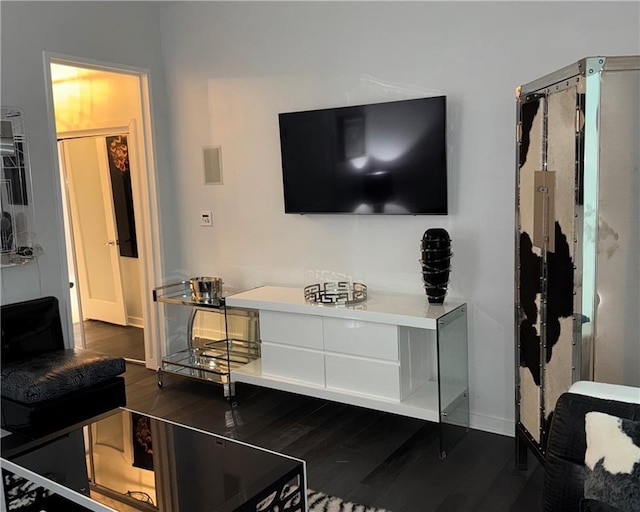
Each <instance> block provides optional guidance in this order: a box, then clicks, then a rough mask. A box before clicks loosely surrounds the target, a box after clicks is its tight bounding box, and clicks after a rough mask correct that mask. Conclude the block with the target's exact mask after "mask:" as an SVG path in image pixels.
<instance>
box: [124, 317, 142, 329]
mask: <svg viewBox="0 0 640 512" xmlns="http://www.w3.org/2000/svg"><path fill="white" fill-rule="evenodd" d="M127 325H129V326H131V327H139V328H140V329H144V319H143V318H140V317H137V316H127Z"/></svg>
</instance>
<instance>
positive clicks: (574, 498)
mask: <svg viewBox="0 0 640 512" xmlns="http://www.w3.org/2000/svg"><path fill="white" fill-rule="evenodd" d="M548 439H549V441H548V446H547V454H546V463H545V479H544V490H543V496H542V509H543V512H638V511H640V388H635V387H628V386H617V385H612V384H602V383H598V382H587V381H581V382H576V383H575V384H574V385H573V386H572V387H571V388H570V389H569V392H567V393H564V394H563V395H561V396H560V398H559V399H558V402H557V404H556V408H555V411H554V413H553V419H552V420H551V427H550V432H549V438H548Z"/></svg>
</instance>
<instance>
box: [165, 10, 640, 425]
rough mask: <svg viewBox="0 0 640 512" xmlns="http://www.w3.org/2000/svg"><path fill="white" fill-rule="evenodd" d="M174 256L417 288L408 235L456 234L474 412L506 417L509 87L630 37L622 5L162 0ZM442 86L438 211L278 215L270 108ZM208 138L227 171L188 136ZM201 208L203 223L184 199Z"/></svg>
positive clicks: (455, 280) (271, 274) (233, 280)
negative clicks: (444, 168)
mask: <svg viewBox="0 0 640 512" xmlns="http://www.w3.org/2000/svg"><path fill="white" fill-rule="evenodd" d="M160 12H161V17H160V22H161V31H162V46H163V54H164V58H165V67H166V70H167V87H168V92H169V98H170V105H169V106H170V109H171V118H172V130H173V134H172V135H173V138H172V141H173V145H172V150H173V151H174V152H175V162H176V168H175V170H174V172H175V174H176V177H177V179H176V189H175V204H176V205H177V206H178V207H177V209H176V211H175V215H176V216H177V217H178V221H179V224H180V226H181V230H180V231H179V232H176V233H175V238H174V239H173V243H176V244H179V245H181V246H183V247H185V248H188V250H187V251H185V252H184V254H183V259H182V264H181V268H183V269H186V271H188V272H191V274H192V275H216V276H222V277H223V278H224V279H225V281H226V282H227V283H229V284H231V285H236V286H239V287H250V286H257V285H262V284H284V285H295V286H302V285H303V284H306V283H308V282H310V280H311V279H312V276H311V274H312V273H313V272H314V271H316V270H329V271H335V272H345V273H351V274H353V275H354V276H356V277H358V278H360V279H363V280H364V281H365V282H366V283H367V284H368V285H369V287H370V291H371V293H375V292H376V291H381V290H385V291H396V292H413V293H423V291H422V287H421V282H420V269H419V264H418V261H417V260H418V257H419V255H418V241H419V239H420V237H421V236H422V233H423V232H424V230H425V229H427V228H429V227H434V226H443V227H445V228H447V229H448V230H449V232H450V234H451V236H452V238H453V247H454V252H455V256H454V261H453V265H454V268H453V276H452V283H451V294H452V295H457V296H461V297H464V298H466V299H467V300H468V301H469V303H470V304H471V308H470V309H471V315H470V339H469V350H470V361H471V362H470V378H471V389H472V395H471V412H472V424H473V426H474V427H476V428H482V429H486V430H493V431H498V432H512V430H513V418H514V407H513V393H514V391H513V381H514V377H513V373H514V346H513V330H514V328H513V287H514V281H513V279H514V269H513V259H514V176H515V169H514V167H515V164H514V161H515V146H514V133H515V129H514V121H515V102H514V88H515V86H517V85H519V84H522V83H526V82H528V81H530V80H533V79H535V78H538V77H539V76H541V75H543V74H546V73H549V72H552V71H555V70H556V69H558V68H560V67H562V66H565V65H567V64H570V63H572V62H574V61H576V60H578V59H580V58H582V57H585V56H588V55H594V54H595V55H598V54H604V55H615V54H634V53H638V52H639V51H640V48H639V45H640V38H639V17H640V16H639V14H640V7H639V6H638V4H634V3H613V2H603V3H596V2H588V3H577V2H569V3H559V2H544V3H524V2H498V3H484V2H470V3H462V2H442V3H437V2H409V3H395V2H391V3H383V2H373V3H367V2H355V3H346V2H344V3H343V2H327V3H324V2H310V3H288V2H285V3H271V2H258V3H245V2H239V3H236V2H230V3H210V2H179V3H175V4H167V5H163V6H161V11H160ZM434 92H437V93H443V94H446V95H447V97H448V106H449V112H448V114H449V131H448V142H449V185H450V192H449V203H450V215H448V216H447V217H430V216H424V217H405V216H401V217H381V216H374V217H356V216H326V215H309V216H295V215H285V214H284V213H283V195H282V185H281V183H282V178H281V170H280V156H279V136H278V122H277V114H278V112H283V111H292V110H301V109H312V108H322V107H332V106H339V105H350V104H358V103H363V102H375V101H381V100H391V99H401V98H409V97H419V96H425V95H429V94H431V93H434ZM218 144H220V145H222V155H223V167H224V185H222V186H204V185H203V184H202V183H203V176H202V173H203V171H202V156H201V147H202V146H210V145H218ZM202 209H212V210H213V214H214V228H201V227H200V226H199V220H198V215H199V211H200V210H202Z"/></svg>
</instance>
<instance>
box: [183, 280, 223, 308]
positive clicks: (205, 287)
mask: <svg viewBox="0 0 640 512" xmlns="http://www.w3.org/2000/svg"><path fill="white" fill-rule="evenodd" d="M189 288H191V298H192V299H193V300H194V301H196V302H208V301H213V300H217V299H220V298H221V297H222V279H221V278H219V277H192V278H191V279H189Z"/></svg>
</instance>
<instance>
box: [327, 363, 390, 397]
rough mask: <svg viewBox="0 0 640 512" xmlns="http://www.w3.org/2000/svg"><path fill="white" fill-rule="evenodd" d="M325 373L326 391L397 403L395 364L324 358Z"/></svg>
mask: <svg viewBox="0 0 640 512" xmlns="http://www.w3.org/2000/svg"><path fill="white" fill-rule="evenodd" d="M325 372H326V380H327V388H335V389H340V390H344V391H353V392H356V393H363V394H366V395H372V396H377V397H381V398H389V399H391V400H401V397H400V366H399V365H398V364H394V363H387V362H383V361H370V360H366V359H359V358H357V357H350V356H339V355H335V354H325Z"/></svg>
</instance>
